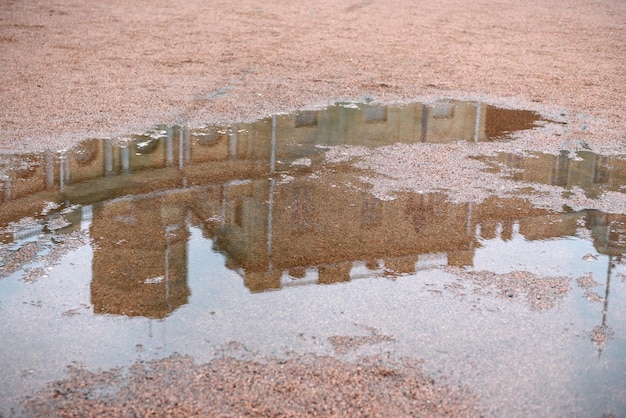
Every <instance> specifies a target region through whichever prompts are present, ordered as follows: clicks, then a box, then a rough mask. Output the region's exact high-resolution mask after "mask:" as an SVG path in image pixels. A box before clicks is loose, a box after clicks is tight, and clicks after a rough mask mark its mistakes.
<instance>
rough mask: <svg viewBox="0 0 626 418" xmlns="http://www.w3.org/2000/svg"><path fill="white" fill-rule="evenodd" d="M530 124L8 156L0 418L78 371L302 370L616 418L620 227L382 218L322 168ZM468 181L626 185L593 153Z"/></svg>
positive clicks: (285, 131) (99, 145) (422, 196)
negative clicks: (329, 154) (410, 365)
mask: <svg viewBox="0 0 626 418" xmlns="http://www.w3.org/2000/svg"><path fill="white" fill-rule="evenodd" d="M543 123H545V121H542V119H541V117H540V116H539V115H538V114H536V113H534V112H530V111H516V110H508V109H499V108H496V107H492V106H488V105H484V104H480V103H479V104H477V103H463V102H452V101H446V102H441V103H436V104H433V105H428V106H426V105H422V104H412V105H406V106H402V107H384V106H370V105H357V104H352V103H349V104H340V105H337V106H334V107H331V108H328V109H325V110H319V111H303V112H299V113H296V114H293V115H276V116H273V117H270V118H267V119H264V120H260V121H257V122H254V123H249V124H237V125H230V126H211V127H205V128H201V129H187V128H181V127H177V126H174V127H166V126H163V127H158V128H155V129H154V130H153V131H152V132H149V133H147V134H145V135H139V136H135V137H132V138H129V139H127V140H126V141H118V140H107V139H97V140H91V141H86V142H84V143H82V144H80V145H79V146H78V147H76V148H74V149H71V150H67V151H64V152H54V153H53V152H51V153H46V154H27V155H19V156H3V157H2V159H1V163H0V164H1V166H2V170H3V175H4V177H3V183H2V195H1V196H2V203H1V205H0V228H1V229H0V232H1V233H0V240H1V243H2V244H1V245H0V266H1V267H0V277H1V278H0V336H1V339H2V341H3V345H4V350H3V354H2V357H1V358H0V368H1V369H2V370H3V377H2V382H1V385H0V400H1V401H0V404H2V405H6V406H5V410H4V411H3V412H5V413H7V414H8V413H10V409H9V408H13V407H15V408H17V405H18V402H20V399H22V398H20V396H24V395H30V394H32V393H34V392H36V391H38V390H40V389H41V388H42V387H43V385H44V384H45V383H47V382H50V381H53V380H57V379H62V378H63V377H64V376H65V371H66V370H67V367H68V366H71V365H76V364H79V365H84V366H85V367H87V368H88V369H89V370H94V371H95V370H100V369H102V370H108V369H111V368H115V367H123V366H129V365H131V364H132V363H134V362H135V361H137V360H151V359H162V358H164V357H167V356H169V355H171V354H173V353H179V354H185V355H190V356H193V357H194V358H195V359H196V361H198V362H206V361H210V360H211V359H213V358H215V357H216V356H220V355H224V353H226V354H227V355H232V356H236V357H240V358H249V357H250V356H252V357H253V356H257V355H259V356H287V357H288V356H294V355H300V354H311V353H312V354H317V355H333V356H336V357H339V358H342V359H347V360H354V359H356V358H358V357H359V356H364V355H381V356H387V357H394V358H404V357H413V358H419V359H424V360H425V367H426V368H427V369H428V370H429V371H430V372H431V373H433V374H435V375H437V376H446V378H447V379H449V381H450V382H452V383H455V384H462V385H468V386H469V388H470V389H471V390H472V391H474V392H475V393H476V394H477V395H478V396H479V397H480V399H481V403H482V404H483V405H484V407H485V408H486V410H487V411H491V412H489V414H490V415H514V414H515V413H519V412H520V411H524V415H526V414H527V415H536V416H550V415H585V416H589V415H592V416H601V415H602V414H603V413H613V414H616V415H620V414H625V413H626V389H625V388H624V385H623V382H624V381H625V379H626V320H625V318H626V258H625V257H624V256H625V255H626V215H625V214H624V211H622V212H617V213H606V212H601V211H598V210H593V209H582V210H576V211H574V210H565V211H552V210H548V209H541V208H538V207H536V206H534V205H533V204H531V203H530V202H529V201H528V200H526V199H524V198H515V197H512V198H502V197H496V196H493V197H491V198H488V199H485V200H483V201H482V202H480V203H469V202H468V203H451V202H450V201H449V200H448V199H447V197H446V195H445V194H444V193H442V192H441V191H434V190H433V191H423V192H422V193H408V192H407V193H400V194H398V196H397V198H395V199H394V200H380V199H377V198H375V197H374V196H373V195H372V194H370V193H369V192H368V186H367V185H366V184H363V183H362V182H361V181H360V176H361V175H363V171H362V170H359V169H356V168H355V167H353V166H351V165H350V164H348V163H345V162H343V163H342V162H339V163H333V162H329V161H327V160H326V159H325V157H324V154H325V152H326V150H327V149H329V147H332V146H334V145H344V146H351V145H355V146H356V145H358V146H363V145H366V146H369V147H377V146H384V145H388V144H393V143H397V142H403V143H415V144H418V145H416V146H419V143H421V142H427V143H428V142H430V143H442V144H445V143H447V142H451V141H456V140H463V141H467V142H485V141H493V140H506V139H510V137H511V135H513V134H514V133H515V132H517V131H520V130H524V129H533V128H540V127H541V126H542V124H543ZM480 161H482V162H483V163H484V164H485V167H486V169H491V170H492V171H498V172H500V173H501V175H502V176H507V177H508V178H510V179H513V180H515V181H520V182H523V183H524V184H532V183H542V184H550V185H553V186H558V187H562V188H563V193H567V192H568V190H571V188H572V187H580V188H582V189H583V190H584V191H585V194H586V195H587V196H588V197H591V198H595V197H597V196H599V195H601V194H602V193H605V192H607V191H610V192H614V193H624V187H625V184H626V180H625V173H626V163H625V161H624V159H623V158H618V157H605V156H600V155H596V154H593V153H591V152H582V153H579V154H577V155H565V154H563V155H559V156H550V155H547V154H536V153H528V154H527V155H526V156H523V157H522V156H518V155H514V154H506V153H501V154H497V155H496V156H486V157H481V158H480ZM346 337H349V338H348V340H350V341H352V342H353V343H352V345H350V344H347V345H345V344H342V343H341V342H342V341H344V340H345V338H346ZM355 341H357V342H359V343H357V344H355V343H354V342H355ZM496 411H497V412H496Z"/></svg>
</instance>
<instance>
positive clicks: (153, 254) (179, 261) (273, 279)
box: [0, 102, 626, 317]
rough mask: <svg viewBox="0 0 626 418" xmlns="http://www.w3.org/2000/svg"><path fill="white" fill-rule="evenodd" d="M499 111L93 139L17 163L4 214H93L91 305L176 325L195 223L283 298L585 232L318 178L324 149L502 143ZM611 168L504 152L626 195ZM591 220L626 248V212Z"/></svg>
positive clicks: (613, 245) (396, 111)
mask: <svg viewBox="0 0 626 418" xmlns="http://www.w3.org/2000/svg"><path fill="white" fill-rule="evenodd" d="M501 112H505V115H504V116H507V115H509V114H508V113H506V112H512V111H507V110H506V109H500V110H498V109H495V108H491V107H490V106H486V105H483V104H473V103H472V104H462V103H456V102H446V103H439V104H434V105H422V104H414V105H408V106H404V107H402V108H400V107H383V106H368V105H365V106H361V107H356V106H355V105H346V106H335V107H333V108H330V109H326V110H319V111H307V112H299V113H297V114H295V115H277V116H273V117H271V118H267V119H264V120H261V121H257V122H254V123H249V124H238V125H233V126H229V127H206V128H201V129H193V130H191V129H184V128H180V127H171V128H167V129H161V130H159V131H156V132H154V133H152V134H151V135H145V136H136V137H133V138H132V139H131V140H129V141H127V142H122V143H120V144H114V143H113V142H112V141H110V140H93V141H88V142H85V143H83V144H81V145H80V146H79V147H77V148H76V149H74V150H70V151H68V152H65V153H63V154H59V153H57V154H52V153H48V154H44V155H41V156H38V155H33V156H30V155H29V156H26V157H21V159H17V158H14V159H13V158H12V157H11V158H9V159H8V163H6V164H5V173H8V174H7V175H6V177H5V181H4V183H3V191H4V194H3V196H4V200H3V203H2V204H3V208H5V209H6V208H9V209H10V210H8V211H7V210H3V211H1V212H0V213H1V214H2V215H1V216H2V219H1V220H2V222H3V223H6V222H8V221H11V220H17V219H19V217H20V216H24V215H22V214H18V212H13V211H12V210H13V209H11V208H14V207H18V206H19V205H20V204H21V203H23V202H26V201H30V202H31V204H30V206H29V207H32V206H33V204H32V202H39V204H40V205H44V204H45V201H46V200H56V201H67V202H70V203H80V204H87V205H89V204H91V205H93V211H92V220H91V227H90V235H91V237H92V239H93V241H94V244H95V245H94V261H93V282H92V302H93V304H94V310H96V311H97V312H100V313H118V314H125V315H143V316H149V317H163V316H164V315H167V313H169V312H171V311H172V310H173V309H175V308H176V307H177V306H180V305H181V304H184V303H185V302H186V300H187V298H188V296H189V289H188V287H187V284H186V259H187V257H186V241H187V239H188V236H189V232H188V229H187V228H188V223H187V221H186V219H187V216H189V215H191V216H192V217H193V218H194V219H197V220H199V221H200V222H201V223H202V224H203V226H204V233H205V236H207V237H208V238H211V239H213V240H214V242H215V246H216V248H217V249H218V250H220V251H223V252H224V253H225V255H226V259H227V266H228V267H230V268H232V269H236V270H238V271H239V272H240V273H241V274H242V275H243V277H244V280H245V283H246V285H247V286H248V287H249V288H250V289H251V290H253V291H261V290H265V289H269V288H278V287H281V286H282V284H283V282H284V278H285V276H287V277H291V278H294V279H299V278H306V277H307V275H310V274H313V273H314V274H315V275H316V281H317V282H318V283H332V282H337V281H346V280H350V278H351V272H353V268H354V265H355V263H357V264H358V263H361V262H362V263H365V266H366V267H367V268H369V269H371V270H376V269H380V268H382V267H384V269H385V271H387V272H389V273H392V274H398V273H411V272H414V271H416V269H419V268H420V266H424V265H429V263H431V264H432V263H440V264H444V265H456V266H471V265H472V260H473V254H474V251H475V249H476V248H478V247H479V246H480V245H481V244H480V242H481V240H484V239H489V238H493V237H496V236H499V237H502V239H510V238H511V237H512V235H513V230H514V229H515V228H517V229H518V230H519V233H521V234H522V235H524V236H525V237H526V238H528V239H546V238H551V237H560V236H571V235H575V233H576V228H578V227H579V222H580V218H581V216H583V215H582V214H580V213H578V214H577V213H573V214H554V213H548V212H547V211H544V210H539V209H535V208H533V207H531V206H530V205H529V204H528V202H526V201H523V200H515V199H509V200H503V199H497V198H491V199H487V200H486V201H484V202H482V203H481V204H470V203H466V204H456V205H455V204H451V203H449V202H447V201H446V199H445V196H444V195H440V194H433V193H430V194H428V193H427V194H416V195H410V194H405V195H400V196H399V197H398V198H397V199H396V200H393V201H380V200H378V199H376V198H374V197H373V196H371V195H370V194H368V193H364V192H361V191H358V190H356V189H353V188H347V187H343V186H342V185H343V184H344V183H347V182H348V181H350V178H349V173H348V174H346V173H341V172H336V173H334V174H332V175H330V174H328V177H327V176H326V175H324V176H322V178H319V179H316V178H312V177H310V176H307V175H308V174H310V173H311V172H313V170H314V167H316V164H317V162H318V161H315V158H317V156H319V155H321V152H322V150H321V149H320V147H319V146H320V145H321V146H330V145H369V146H380V145H385V144H392V143H395V142H405V143H412V142H423V141H427V142H449V141H452V140H458V139H465V140H468V141H482V140H491V139H494V138H498V137H499V136H501V135H503V134H504V133H506V132H507V129H512V128H511V127H510V126H506V127H505V126H500V125H499V124H498V123H497V120H496V119H497V118H496V116H497V115H498V114H499V113H501ZM494 115H496V116H494ZM533 115H534V114H532V112H528V113H527V114H523V115H521V116H520V117H519V120H518V121H517V122H516V125H515V127H516V128H518V129H523V128H527V127H529V126H533V124H534V123H535V122H536V120H537V116H536V115H535V116H533ZM501 116H502V115H501ZM504 116H503V117H504ZM494 118H495V119H494ZM494 120H496V122H494ZM490 121H491V122H490ZM494 124H495V125H494ZM597 157H598V156H595V155H594V154H590V153H589V155H587V154H584V153H583V154H582V160H581V161H572V160H571V159H568V158H566V159H563V156H556V157H555V156H548V155H540V156H539V157H537V158H530V159H525V158H521V157H520V158H518V156H511V155H500V156H498V157H497V161H496V162H497V163H498V164H500V165H503V166H506V167H508V168H511V169H513V174H512V175H513V176H514V177H515V178H517V179H520V180H525V181H539V182H547V183H548V184H556V185H579V186H580V187H583V188H585V189H586V190H587V189H589V188H590V187H592V186H593V185H598V184H606V183H607V182H609V183H610V182H611V181H613V180H612V179H615V180H616V181H618V184H622V185H623V184H624V178H623V176H624V169H623V168H624V161H623V160H621V159H618V158H612V157H601V158H600V160H598V158H597ZM303 158H308V159H313V160H314V161H313V162H312V164H313V166H312V167H307V166H306V165H305V166H292V163H293V162H296V161H297V160H299V159H303ZM614 167H618V169H617V170H615V169H614ZM279 170H280V172H281V173H286V174H292V175H293V176H295V177H294V179H293V180H291V181H288V182H277V179H276V177H275V176H273V174H274V173H276V172H277V171H279ZM607 179H608V180H607ZM338 186H339V187H338ZM121 196H127V197H121ZM585 216H586V219H587V221H586V222H587V223H586V225H587V227H588V228H590V229H591V230H592V232H593V235H594V240H595V241H594V243H595V245H596V247H597V248H598V250H599V251H600V252H603V251H608V252H609V253H611V254H620V255H621V254H623V253H624V252H625V251H624V244H623V243H624V237H625V236H626V235H625V234H624V225H626V219H624V216H622V215H605V214H599V213H595V212H589V213H587V214H586V215H585ZM311 272H313V273H311Z"/></svg>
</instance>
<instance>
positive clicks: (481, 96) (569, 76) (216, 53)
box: [0, 0, 626, 153]
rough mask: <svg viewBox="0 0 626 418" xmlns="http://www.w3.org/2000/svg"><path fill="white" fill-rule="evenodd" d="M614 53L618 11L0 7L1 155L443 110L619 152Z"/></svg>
mask: <svg viewBox="0 0 626 418" xmlns="http://www.w3.org/2000/svg"><path fill="white" fill-rule="evenodd" d="M625 41H626V3H625V2H623V1H621V0H608V1H602V2H597V1H584V0H565V1H560V2H546V1H540V0H529V1H525V2H520V1H514V0H499V1H494V0H477V1H472V2H466V1H462V0H437V1H431V0H425V1H420V2H414V1H409V0H389V1H384V2H383V1H376V0H372V1H358V0H356V1H355V0H349V1H330V0H317V1H302V2H280V1H273V0H255V1H251V0H239V1H223V0H222V1H219V0H218V1H212V2H206V1H201V0H188V1H184V2H183V1H176V0H158V1H145V0H138V1H132V2H127V1H121V0H105V1H99V2H83V1H77V0H49V1H33V0H24V1H13V0H7V1H3V2H1V3H0V51H1V53H0V151H2V152H5V153H6V152H24V151H33V150H39V149H58V148H62V147H68V146H70V145H73V144H74V143H76V141H78V140H81V139H85V138H90V137H107V138H108V137H114V136H116V135H123V134H128V133H131V132H137V131H143V130H144V129H146V128H149V127H151V126H153V125H154V124H157V123H181V124H188V125H191V126H193V125H195V124H199V123H205V122H207V123H211V122H217V121H249V120H252V119H256V118H259V117H262V116H266V115H268V114H270V113H273V112H284V111H291V110H295V109H298V108H302V107H314V106H322V105H324V104H327V103H332V102H334V101H336V100H339V99H344V100H345V99H350V100H360V99H364V98H371V99H374V100H377V101H380V102H385V103H390V102H399V101H409V100H434V99H437V98H445V97H454V98H469V99H472V100H484V101H488V102H498V103H500V104H506V105H508V106H510V107H534V108H539V109H542V110H548V111H549V110H552V111H554V110H555V109H558V110H559V111H562V112H564V113H565V114H566V115H567V116H568V118H569V120H570V122H571V124H570V125H571V129H570V132H569V135H572V137H575V138H583V139H584V140H585V141H587V142H588V143H590V144H596V143H597V144H599V145H604V146H606V145H609V146H614V145H617V146H619V147H622V148H623V147H624V145H623V143H624V142H625V138H626V135H625V132H626V128H625V126H626V124H625V123H624V113H625V112H624V111H625V110H626V105H625V103H626V101H625V100H624V97H626V42H625ZM552 140H553V139H552V138H545V142H546V146H548V145H549V143H550V142H551V141H552Z"/></svg>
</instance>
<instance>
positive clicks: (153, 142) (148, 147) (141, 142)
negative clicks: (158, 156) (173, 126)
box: [133, 136, 159, 155]
mask: <svg viewBox="0 0 626 418" xmlns="http://www.w3.org/2000/svg"><path fill="white" fill-rule="evenodd" d="M133 145H134V146H135V152H136V153H137V154H141V155H145V154H151V153H153V152H154V150H155V149H156V148H157V146H158V145H159V140H158V139H156V138H150V137H145V136H144V137H136V138H135V139H134V141H133Z"/></svg>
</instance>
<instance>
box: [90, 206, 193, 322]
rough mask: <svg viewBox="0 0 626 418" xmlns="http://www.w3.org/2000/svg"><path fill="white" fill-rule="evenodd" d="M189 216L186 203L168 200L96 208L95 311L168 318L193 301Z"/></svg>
mask: <svg viewBox="0 0 626 418" xmlns="http://www.w3.org/2000/svg"><path fill="white" fill-rule="evenodd" d="M181 203H182V204H181ZM185 214H186V210H185V206H184V201H183V202H180V201H177V200H176V199H174V198H171V197H170V198H168V197H167V196H166V197H160V198H144V199H132V198H131V199H123V200H118V201H113V202H109V203H106V204H103V205H98V206H96V207H95V208H94V211H93V221H92V225H91V229H90V234H91V237H92V239H93V244H94V254H93V264H92V269H93V279H92V282H91V302H92V304H93V306H94V312H95V313H100V314H103V313H106V314H119V315H127V316H146V317H150V318H163V317H164V316H166V315H167V314H169V313H170V312H172V311H173V310H175V309H176V308H178V307H179V306H181V305H183V304H185V303H187V299H188V297H189V288H188V286H187V267H186V263H187V250H186V248H187V238H188V232H187V230H186V226H185Z"/></svg>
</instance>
